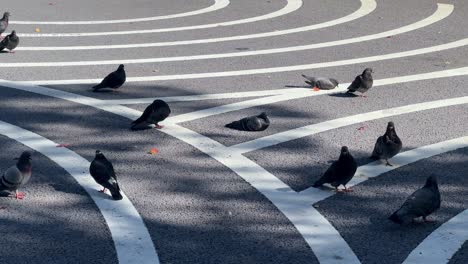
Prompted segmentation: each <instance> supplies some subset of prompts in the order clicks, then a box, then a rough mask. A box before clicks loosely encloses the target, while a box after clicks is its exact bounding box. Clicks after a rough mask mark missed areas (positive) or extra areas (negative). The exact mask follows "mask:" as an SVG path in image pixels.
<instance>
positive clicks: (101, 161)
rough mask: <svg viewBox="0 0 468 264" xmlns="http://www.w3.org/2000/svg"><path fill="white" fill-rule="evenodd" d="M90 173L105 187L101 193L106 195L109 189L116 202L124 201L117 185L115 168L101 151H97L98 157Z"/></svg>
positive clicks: (91, 166) (95, 158)
mask: <svg viewBox="0 0 468 264" xmlns="http://www.w3.org/2000/svg"><path fill="white" fill-rule="evenodd" d="M89 173H90V174H91V176H92V177H93V179H94V180H95V181H96V182H97V183H98V184H100V185H101V186H102V187H104V189H103V190H102V191H100V192H103V193H105V191H106V189H109V191H110V192H111V195H112V198H114V200H122V198H123V197H122V194H120V187H119V184H118V183H117V176H115V172H114V167H113V166H112V163H110V161H108V160H107V159H106V157H104V154H102V153H101V151H99V150H96V156H95V157H94V160H93V161H92V162H91V165H90V167H89Z"/></svg>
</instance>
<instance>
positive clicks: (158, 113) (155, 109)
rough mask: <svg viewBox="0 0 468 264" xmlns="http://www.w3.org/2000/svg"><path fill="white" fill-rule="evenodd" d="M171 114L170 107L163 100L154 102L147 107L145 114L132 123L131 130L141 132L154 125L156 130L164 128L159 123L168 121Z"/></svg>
mask: <svg viewBox="0 0 468 264" xmlns="http://www.w3.org/2000/svg"><path fill="white" fill-rule="evenodd" d="M170 114H171V109H170V108H169V105H168V104H167V103H166V102H164V101H163V100H154V101H153V102H152V103H151V104H150V105H148V107H146V109H145V111H144V112H143V114H142V115H141V116H140V117H139V118H138V119H137V120H135V121H133V122H132V126H131V129H132V130H139V129H145V128H149V125H151V124H154V125H155V126H156V128H159V129H161V128H163V126H161V125H159V124H158V123H159V122H161V121H163V120H164V119H166V118H167V117H168V116H169V115H170Z"/></svg>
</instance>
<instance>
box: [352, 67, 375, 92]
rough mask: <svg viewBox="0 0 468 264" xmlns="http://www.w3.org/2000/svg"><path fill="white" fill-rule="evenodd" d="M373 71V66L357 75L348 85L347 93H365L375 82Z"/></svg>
mask: <svg viewBox="0 0 468 264" xmlns="http://www.w3.org/2000/svg"><path fill="white" fill-rule="evenodd" d="M373 72H374V71H373V70H372V69H371V68H366V69H365V70H364V71H363V72H362V74H361V75H358V76H356V78H355V79H354V81H353V82H352V83H351V85H350V86H349V87H348V91H347V92H346V93H354V92H356V91H357V92H360V93H361V94H364V93H365V92H367V91H368V90H369V89H370V88H371V87H372V84H373V83H374V80H373V79H372V73H373ZM361 96H363V95H361ZM364 97H365V96H364Z"/></svg>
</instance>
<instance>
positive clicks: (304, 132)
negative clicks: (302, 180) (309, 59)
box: [230, 96, 468, 153]
mask: <svg viewBox="0 0 468 264" xmlns="http://www.w3.org/2000/svg"><path fill="white" fill-rule="evenodd" d="M467 103H468V96H463V97H456V98H451V99H444V100H437V101H429V102H424V103H419V104H411V105H405V106H400V107H394V108H388V109H382V110H377V111H373V112H368V113H362V114H357V115H352V116H347V117H342V118H337V119H333V120H329V121H325V122H321V123H317V124H313V125H308V126H303V127H299V128H295V129H291V130H288V131H284V132H281V133H277V134H274V135H270V136H266V137H263V138H259V139H255V140H251V141H248V142H245V143H241V144H237V145H235V146H232V147H230V149H231V150H232V151H236V152H238V151H239V152H241V153H246V152H251V151H254V150H257V149H262V148H266V147H270V146H274V145H277V144H280V143H283V142H287V141H291V140H295V139H299V138H303V137H307V136H311V135H315V134H318V133H322V132H325V131H329V130H332V129H337V128H341V127H345V126H350V125H354V124H358V123H362V122H366V121H371V120H376V119H381V118H386V117H391V116H397V115H403V114H409V113H414V112H419V111H425V110H430V109H436V108H441V107H448V106H456V105H462V104H467Z"/></svg>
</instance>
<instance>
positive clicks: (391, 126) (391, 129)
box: [387, 122, 395, 131]
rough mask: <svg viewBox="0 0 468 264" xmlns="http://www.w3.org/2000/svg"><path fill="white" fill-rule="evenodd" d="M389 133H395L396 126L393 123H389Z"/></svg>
mask: <svg viewBox="0 0 468 264" xmlns="http://www.w3.org/2000/svg"><path fill="white" fill-rule="evenodd" d="M387 131H395V124H393V122H388V124H387Z"/></svg>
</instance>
